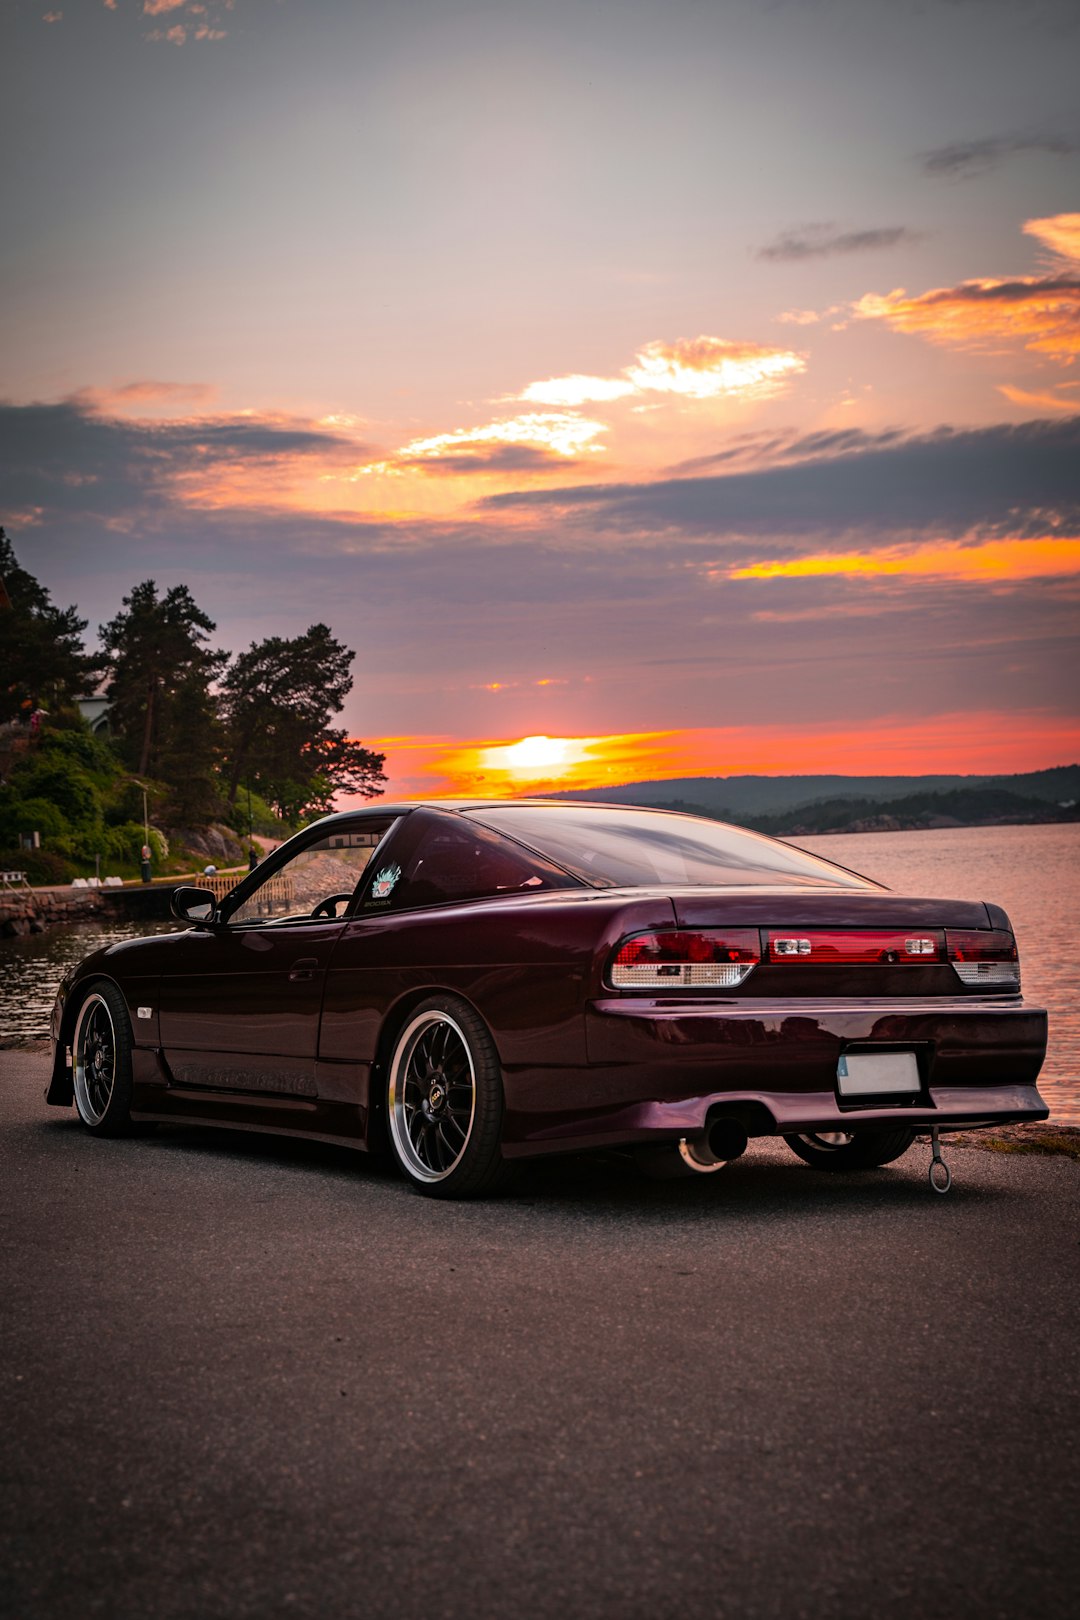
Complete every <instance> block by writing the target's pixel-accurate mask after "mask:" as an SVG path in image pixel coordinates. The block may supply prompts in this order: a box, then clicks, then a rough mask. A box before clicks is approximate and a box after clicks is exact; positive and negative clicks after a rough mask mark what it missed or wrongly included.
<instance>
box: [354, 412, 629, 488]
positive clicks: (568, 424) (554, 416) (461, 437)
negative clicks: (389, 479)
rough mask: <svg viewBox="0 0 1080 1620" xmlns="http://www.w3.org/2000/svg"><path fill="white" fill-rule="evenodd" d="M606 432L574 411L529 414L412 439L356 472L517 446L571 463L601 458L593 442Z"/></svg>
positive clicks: (387, 469) (601, 449)
mask: <svg viewBox="0 0 1080 1620" xmlns="http://www.w3.org/2000/svg"><path fill="white" fill-rule="evenodd" d="M606 431H607V429H606V427H605V426H604V424H603V422H593V421H590V420H589V418H588V417H585V416H579V415H578V414H577V412H576V411H532V412H530V413H529V414H527V415H525V416H515V417H512V418H511V419H510V420H508V421H505V422H488V423H486V424H485V425H484V426H483V427H476V428H455V429H454V431H453V432H452V433H438V434H436V435H435V436H434V437H433V438H430V439H412V440H411V441H410V442H409V443H408V444H406V445H402V447H401V449H400V450H399V451H398V452H397V454H396V456H395V457H394V458H393V460H390V461H373V462H371V463H369V464H368V465H367V466H366V467H361V468H360V469H359V473H360V474H364V475H370V474H373V473H387V472H394V471H396V470H398V469H399V468H400V467H401V465H402V464H409V463H412V464H413V465H414V466H415V464H416V463H418V462H423V461H429V460H430V461H438V460H440V459H442V458H449V457H453V458H455V459H456V458H458V457H460V456H461V455H462V453H463V452H464V453H465V454H466V455H469V454H473V455H475V454H476V453H477V452H478V451H483V450H487V449H490V448H491V447H492V446H508V445H518V446H524V447H531V448H534V449H537V450H541V451H546V452H548V453H550V454H554V455H557V456H563V457H565V458H566V459H567V460H573V459H575V458H576V457H577V456H579V455H582V454H589V455H602V454H603V453H604V449H605V446H604V445H602V444H596V443H594V442H593V441H594V440H595V439H596V438H597V437H598V435H599V434H601V433H606Z"/></svg>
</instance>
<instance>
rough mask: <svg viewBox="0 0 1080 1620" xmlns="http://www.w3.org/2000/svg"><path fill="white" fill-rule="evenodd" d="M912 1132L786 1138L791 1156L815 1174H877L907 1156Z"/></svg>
mask: <svg viewBox="0 0 1080 1620" xmlns="http://www.w3.org/2000/svg"><path fill="white" fill-rule="evenodd" d="M914 1140H915V1132H914V1131H909V1130H907V1129H906V1128H900V1129H891V1130H884V1131H858V1132H855V1131H820V1132H813V1131H810V1132H807V1133H806V1134H805V1135H802V1136H785V1137H784V1141H785V1142H786V1143H787V1145H788V1147H789V1148H790V1149H791V1151H792V1153H797V1154H798V1155H799V1158H800V1159H803V1160H805V1162H806V1163H807V1164H809V1165H811V1166H812V1167H813V1169H815V1170H876V1169H877V1168H878V1166H879V1165H883V1164H891V1163H892V1162H893V1160H894V1159H898V1158H899V1157H900V1155H901V1154H902V1153H906V1152H907V1150H908V1148H909V1147H910V1146H911V1144H912V1142H913V1141H914Z"/></svg>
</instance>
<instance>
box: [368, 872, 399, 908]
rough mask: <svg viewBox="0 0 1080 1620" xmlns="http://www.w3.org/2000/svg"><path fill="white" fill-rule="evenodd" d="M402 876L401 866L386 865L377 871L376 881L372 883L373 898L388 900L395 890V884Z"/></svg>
mask: <svg viewBox="0 0 1080 1620" xmlns="http://www.w3.org/2000/svg"><path fill="white" fill-rule="evenodd" d="M400 876H401V867H400V866H384V867H383V869H382V871H381V872H376V874H375V881H374V883H373V884H372V885H371V898H372V899H373V900H386V899H387V898H388V897H389V896H390V894H391V893H392V892H393V888H394V884H395V883H396V882H397V880H398V878H399V877H400Z"/></svg>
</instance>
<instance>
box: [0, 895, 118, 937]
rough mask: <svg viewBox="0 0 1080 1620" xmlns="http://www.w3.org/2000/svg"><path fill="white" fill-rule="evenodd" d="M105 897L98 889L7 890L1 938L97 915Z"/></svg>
mask: <svg viewBox="0 0 1080 1620" xmlns="http://www.w3.org/2000/svg"><path fill="white" fill-rule="evenodd" d="M104 904H105V902H104V900H103V899H102V896H101V893H100V892H99V891H98V890H97V889H76V890H66V889H8V890H5V891H4V892H3V893H2V894H0V939H19V938H22V937H24V936H25V935H27V934H43V933H44V932H45V930H46V928H51V927H52V926H53V925H54V924H56V923H72V922H83V921H84V920H85V919H86V918H87V917H93V916H96V915H98V914H99V913H100V912H101V911H102V909H103V908H104Z"/></svg>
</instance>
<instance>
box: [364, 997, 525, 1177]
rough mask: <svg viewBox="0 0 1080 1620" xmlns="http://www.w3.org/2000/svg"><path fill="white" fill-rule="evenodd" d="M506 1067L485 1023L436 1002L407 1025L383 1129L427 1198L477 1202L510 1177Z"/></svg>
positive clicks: (462, 1005) (392, 1071) (463, 1008)
mask: <svg viewBox="0 0 1080 1620" xmlns="http://www.w3.org/2000/svg"><path fill="white" fill-rule="evenodd" d="M502 1121H503V1088H502V1069H501V1067H500V1064H499V1056H498V1053H497V1052H496V1050H495V1043H494V1042H493V1040H492V1039H491V1036H490V1034H489V1033H488V1030H487V1027H486V1025H485V1024H484V1022H483V1019H481V1018H480V1017H479V1015H478V1014H477V1013H476V1012H474V1010H473V1009H472V1008H471V1007H470V1006H469V1005H468V1004H467V1003H466V1002H464V1001H459V1000H458V998H457V997H456V996H431V997H429V998H428V1000H426V1001H423V1002H421V1003H420V1005H419V1006H418V1007H415V1008H414V1009H413V1011H412V1013H411V1014H410V1016H409V1017H408V1019H407V1020H406V1022H405V1024H404V1026H403V1028H402V1030H401V1032H400V1033H399V1035H398V1037H397V1040H396V1041H395V1042H394V1050H393V1054H392V1056H391V1059H390V1065H389V1070H388V1073H387V1080H386V1123H387V1135H388V1136H389V1139H390V1149H391V1152H392V1153H393V1156H394V1159H395V1161H396V1163H397V1166H398V1169H399V1170H400V1171H401V1173H402V1175H403V1176H404V1177H405V1178H406V1180H407V1181H409V1182H411V1183H412V1185H413V1186H414V1187H415V1188H416V1190H417V1192H421V1193H424V1194H426V1195H427V1196H428V1197H430V1198H476V1197H479V1196H481V1195H482V1194H484V1193H488V1192H493V1191H494V1190H495V1189H496V1187H498V1186H500V1185H501V1184H503V1183H504V1182H505V1181H506V1179H507V1173H508V1172H507V1166H506V1164H505V1163H504V1160H503V1157H502V1148H501V1136H502Z"/></svg>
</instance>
